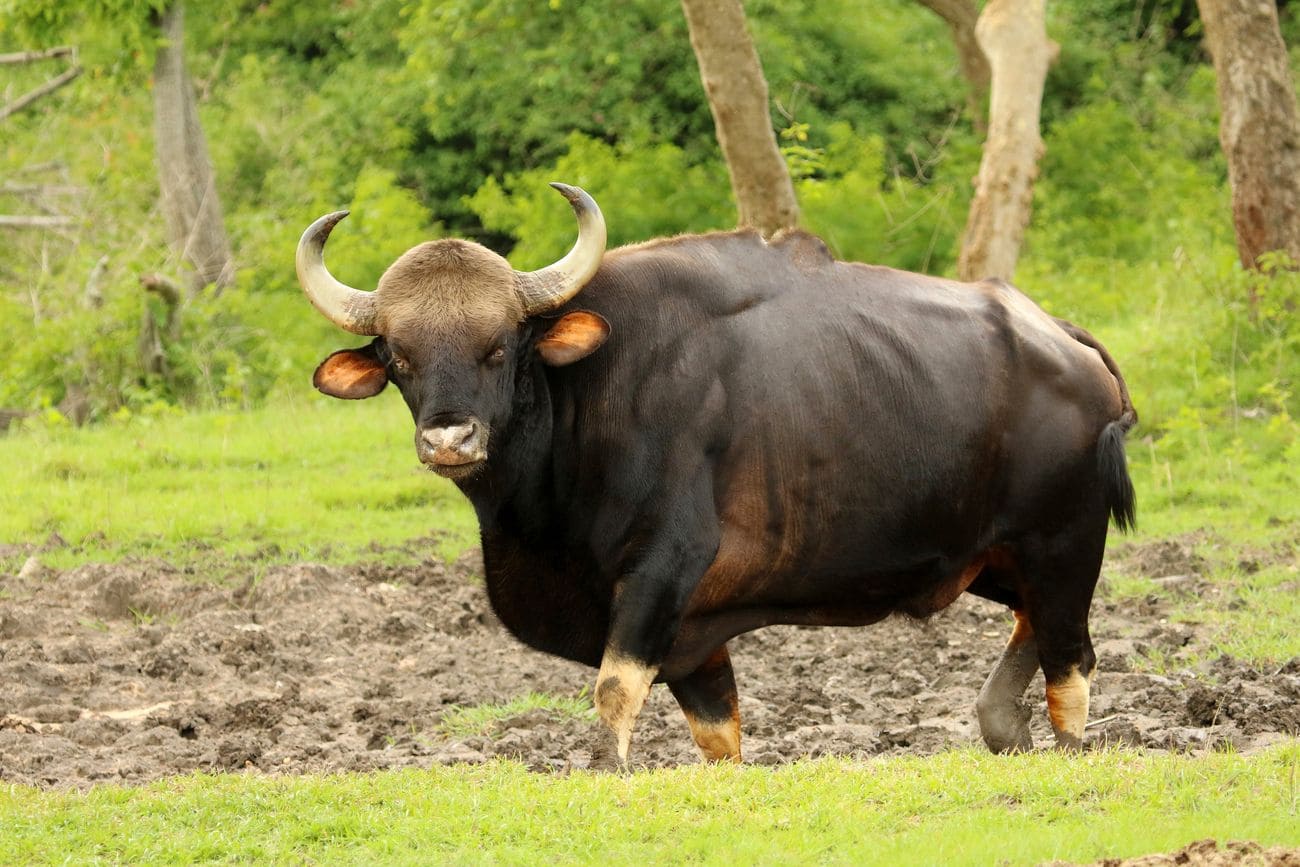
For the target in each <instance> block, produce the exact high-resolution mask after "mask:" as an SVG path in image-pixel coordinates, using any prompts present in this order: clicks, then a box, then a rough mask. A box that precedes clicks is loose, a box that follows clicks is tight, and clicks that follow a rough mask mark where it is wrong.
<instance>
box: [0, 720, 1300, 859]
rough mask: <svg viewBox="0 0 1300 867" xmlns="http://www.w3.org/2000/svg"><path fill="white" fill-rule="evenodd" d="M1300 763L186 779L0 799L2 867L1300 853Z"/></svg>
mask: <svg viewBox="0 0 1300 867" xmlns="http://www.w3.org/2000/svg"><path fill="white" fill-rule="evenodd" d="M1298 766H1300V745H1298V744H1292V745H1290V746H1287V747H1284V748H1276V749H1273V750H1271V751H1269V752H1266V753H1264V754H1262V755H1259V756H1255V757H1253V758H1250V759H1245V758H1242V757H1240V756H1235V755H1211V756H1206V757H1201V758H1189V757H1184V756H1173V755H1160V756H1154V755H1153V756H1140V755H1135V754H1132V753H1122V752H1120V753H1096V754H1091V755H1086V756H1078V757H1074V756H1062V755H1060V754H1056V753H1040V754H1035V755H1026V756H1016V757H1009V758H1008V757H996V756H991V755H988V754H986V753H983V752H976V751H958V752H952V753H947V754H944V755H941V756H937V757H934V758H929V759H914V758H898V759H885V760H879V761H871V762H866V763H851V762H844V761H814V762H806V763H799V764H795V765H791V766H787V767H784V768H780V769H777V770H771V769H767V768H755V767H749V768H746V767H741V768H737V767H731V766H728V767H684V768H677V769H673V770H668V771H654V772H644V773H633V774H629V775H614V774H586V773H582V774H574V775H571V776H567V777H555V776H546V775H538V774H532V773H529V772H528V771H527V770H525V769H523V768H522V767H520V766H518V765H513V764H508V763H494V764H490V765H486V766H480V767H458V768H444V769H435V770H431V771H428V772H404V773H388V774H375V775H367V776H340V777H295V778H278V779H277V778H267V777H243V776H227V777H219V778H212V777H189V778H183V779H177V780H173V781H167V782H163V783H158V784H155V785H152V786H147V787H144V788H140V789H117V788H100V789H96V790H93V791H91V792H90V793H88V794H84V795H83V794H53V793H45V794H38V793H36V792H33V791H30V790H25V789H13V788H11V789H8V790H5V789H0V827H3V828H4V829H5V833H4V834H3V835H0V861H3V862H4V863H88V862H94V861H100V862H106V863H115V862H124V863H146V862H147V863H192V862H194V861H208V860H217V861H243V862H255V863H263V862H291V863H341V862H347V863H386V864H393V863H407V864H428V863H519V864H536V863H573V862H580V863H613V864H645V863H662V862H688V863H704V864H747V863H764V864H801V863H809V862H817V863H841V864H904V863H927V864H953V865H955V864H996V863H1005V864H1034V863H1039V862H1042V861H1050V860H1054V859H1068V860H1072V861H1078V860H1082V861H1088V860H1092V859H1098V858H1101V857H1115V856H1125V855H1136V854H1141V853H1144V852H1150V851H1160V850H1170V849H1175V848H1178V847H1179V846H1181V845H1183V844H1185V843H1186V842H1188V841H1190V840H1195V839H1199V838H1202V837H1216V838H1219V839H1221V840H1227V839H1253V840H1256V841H1259V842H1262V843H1266V844H1270V845H1276V844H1285V845H1291V846H1295V845H1298V844H1300V813H1298V812H1297V809H1298V806H1300V804H1298V798H1300V790H1298V789H1297V785H1298V784H1297V767H1298Z"/></svg>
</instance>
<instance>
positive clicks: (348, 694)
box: [0, 540, 1300, 788]
mask: <svg viewBox="0 0 1300 867" xmlns="http://www.w3.org/2000/svg"><path fill="white" fill-rule="evenodd" d="M53 544H57V540H56V542H54V543H53ZM429 550H433V546H432V545H430V546H429ZM8 553H9V555H10V559H11V560H14V559H17V560H18V561H19V562H22V558H21V557H19V558H14V557H13V556H12V555H13V553H14V552H13V550H12V549H11V550H10V551H9V552H8ZM24 553H30V554H31V556H30V557H29V558H28V559H27V560H26V562H25V563H24V565H23V567H22V568H21V569H20V571H19V572H18V573H16V574H3V573H0V780H5V781H12V782H18V783H25V784H31V785H36V786H41V787H73V788H84V787H87V786H90V785H93V784H96V783H102V782H127V783H138V782H142V781H146V780H152V779H156V778H159V777H163V776H167V775H172V774H178V773H186V772H190V771H194V770H202V771H241V770H247V771H250V772H265V773H301V772H330V771H350V770H370V769H375V768H397V767H407V766H417V767H426V766H429V765H433V764H441V763H451V762H481V761H484V760H486V759H488V758H490V757H493V756H508V757H512V758H516V759H519V760H521V761H523V762H525V763H527V765H528V766H529V767H531V768H534V769H536V770H539V771H561V772H563V771H565V770H568V769H574V768H595V769H601V768H611V767H613V766H614V755H613V743H612V738H611V737H610V736H609V735H608V734H607V733H606V732H605V731H604V730H603V729H602V728H601V727H600V726H599V724H598V723H596V722H595V721H594V718H592V717H590V716H585V717H571V716H563V715H560V714H557V713H554V712H549V711H545V710H533V711H530V712H527V713H523V714H520V715H518V716H515V717H514V718H510V719H505V720H502V721H500V722H498V723H496V724H494V725H492V726H490V727H489V728H488V729H487V730H486V731H484V732H482V733H477V734H472V735H467V736H452V735H450V734H448V733H447V731H446V729H445V728H444V726H443V720H444V718H445V717H446V715H447V714H448V713H449V711H450V710H451V709H452V708H454V707H455V706H466V705H478V704H484V703H501V702H504V701H506V700H509V699H511V698H514V697H517V696H520V695H525V694H528V693H534V692H538V693H549V694H554V695H560V696H576V695H579V694H580V693H581V692H582V691H583V690H584V689H589V688H590V686H591V683H592V680H593V678H594V672H593V671H591V670H589V669H586V668H584V667H582V666H578V665H575V664H571V663H567V662H564V661H561V660H557V659H553V658H550V657H547V656H544V655H542V654H540V653H537V652H534V651H531V650H528V649H526V648H524V647H523V646H522V645H520V644H519V643H518V642H516V641H515V640H514V639H513V638H512V637H511V636H510V635H509V634H508V633H507V632H506V631H505V630H504V628H502V627H501V625H500V624H499V623H498V622H497V620H496V619H495V617H494V616H493V615H492V613H491V611H490V609H489V607H488V603H487V599H486V596H485V593H484V590H483V586H482V582H481V579H480V578H479V577H478V576H479V575H481V568H482V567H481V562H480V561H479V560H478V558H477V556H476V555H475V554H473V553H471V554H468V555H466V556H465V557H463V558H461V560H459V561H458V562H456V563H455V564H452V565H451V566H447V565H444V564H442V563H441V562H435V561H433V560H428V561H425V562H424V563H421V564H419V565H415V566H401V567H397V566H387V565H381V564H379V563H362V564H358V565H355V566H351V567H332V566H322V565H316V564H308V563H303V564H294V565H287V566H266V565H264V564H263V565H258V564H257V563H255V562H251V563H250V562H247V561H244V562H228V563H224V564H221V563H219V564H216V565H210V566H205V567H202V568H195V567H190V568H179V567H177V566H174V565H170V564H168V563H166V562H160V561H142V562H127V563H118V564H112V565H107V564H90V565H85V566H81V567H78V568H75V569H69V570H66V571H59V572H56V571H53V570H50V569H48V568H47V567H45V566H42V565H41V563H40V558H41V556H42V554H41V551H40V550H38V549H32V550H31V551H29V552H24ZM1116 556H1118V557H1119V558H1121V560H1122V562H1124V563H1125V566H1126V571H1128V572H1133V571H1135V570H1136V571H1138V572H1140V573H1141V574H1144V575H1146V576H1147V577H1148V578H1149V580H1151V581H1152V587H1153V589H1154V588H1155V587H1157V586H1163V587H1165V588H1167V589H1170V592H1174V593H1177V592H1193V593H1200V594H1212V593H1214V592H1216V588H1213V587H1211V586H1209V585H1208V584H1207V583H1206V582H1205V581H1204V580H1203V579H1202V578H1201V577H1200V576H1199V571H1198V570H1199V569H1200V568H1201V566H1202V565H1203V564H1200V563H1199V562H1198V561H1197V559H1196V558H1195V556H1194V555H1192V554H1191V544H1190V542H1188V541H1186V540H1174V541H1170V542H1160V543H1156V544H1154V545H1147V546H1143V547H1129V548H1127V549H1124V548H1121V549H1119V553H1118V555H1116ZM1103 580H1104V579H1103ZM1167 596H1168V594H1164V595H1155V594H1153V595H1151V596H1149V597H1147V598H1145V599H1140V600H1137V601H1134V600H1128V601H1125V602H1122V603H1120V602H1114V601H1108V600H1107V599H1105V598H1104V596H1103V598H1101V599H1099V601H1098V602H1097V603H1096V604H1095V605H1094V608H1093V618H1092V632H1093V636H1094V642H1095V644H1096V647H1097V651H1098V656H1099V658H1100V662H1099V671H1098V674H1097V677H1096V680H1095V682H1094V688H1093V707H1092V713H1091V717H1090V719H1091V720H1092V722H1091V724H1090V727H1089V729H1088V732H1087V743H1088V744H1089V745H1100V744H1107V743H1125V744H1133V745H1141V746H1143V747H1147V748H1150V749H1160V750H1166V749H1168V750H1193V751H1195V750H1207V749H1216V748H1223V747H1227V746H1229V745H1230V746H1231V747H1232V748H1235V749H1236V750H1238V751H1242V752H1250V751H1252V750H1256V749H1259V748H1261V747H1263V746H1266V745H1268V744H1270V743H1273V742H1276V741H1277V740H1279V739H1281V738H1283V737H1284V736H1286V735H1288V734H1295V733H1296V732H1297V731H1300V659H1296V660H1292V661H1291V662H1290V663H1288V664H1287V665H1284V666H1280V667H1271V668H1269V669H1267V670H1261V669H1258V668H1254V667H1251V666H1249V665H1246V664H1244V663H1242V662H1239V661H1236V660H1233V659H1219V660H1217V661H1215V662H1213V663H1209V664H1202V665H1187V666H1183V667H1178V666H1177V665H1175V666H1174V668H1173V673H1168V674H1163V675H1162V674H1153V673H1149V672H1143V671H1137V670H1134V669H1135V660H1140V659H1141V658H1142V657H1143V656H1152V655H1154V656H1158V657H1160V658H1166V659H1173V660H1179V659H1188V658H1191V657H1193V656H1194V655H1195V654H1194V653H1193V651H1194V650H1196V649H1197V647H1198V646H1199V645H1198V643H1199V642H1204V641H1206V640H1208V639H1207V638H1206V636H1204V635H1202V634H1200V633H1199V632H1198V630H1197V629H1196V628H1195V627H1193V626H1190V625H1187V624H1183V623H1178V622H1175V621H1173V620H1172V619H1171V618H1170V616H1169V615H1170V610H1171V609H1170V603H1169V602H1168V601H1167ZM1225 604H1227V603H1226V601H1225ZM1010 626H1011V619H1010V616H1009V615H1008V613H1007V612H1006V611H1005V610H1004V609H1001V608H999V607H998V606H996V605H993V604H991V603H987V602H984V601H981V600H978V599H975V598H973V597H963V598H962V599H960V600H958V602H957V603H956V604H954V605H953V606H952V607H950V608H949V609H948V610H946V611H944V612H943V613H941V614H939V615H937V616H935V617H934V618H932V619H930V620H929V621H926V622H922V623H918V622H915V621H910V620H906V619H901V618H898V619H891V620H888V621H886V622H884V623H880V624H877V625H875V626H872V627H867V628H864V629H815V628H800V627H775V628H769V629H766V630H763V631H760V632H757V633H753V634H750V635H744V636H740V637H739V638H737V639H734V640H733V641H732V642H731V645H730V647H731V655H732V660H733V662H734V665H735V668H736V672H737V680H738V686H739V689H740V694H741V715H742V720H743V732H744V735H743V737H744V751H745V757H746V760H747V761H749V762H753V763H758V764H779V763H782V762H789V761H793V760H795V759H798V758H800V757H804V756H821V755H828V754H832V755H842V756H869V755H879V754H895V753H909V754H922V755H924V754H930V753H935V752H938V751H941V750H946V749H949V748H953V747H959V746H965V745H968V744H971V743H972V742H977V741H978V732H977V729H976V726H975V720H974V711H973V708H974V702H975V696H976V692H977V691H978V689H979V687H980V685H981V683H982V681H983V679H984V677H985V675H986V674H987V672H988V671H989V670H990V668H991V667H992V665H993V663H994V660H995V659H996V658H997V656H998V654H999V653H1000V651H1001V648H1002V646H1003V644H1004V643H1005V641H1006V638H1007V635H1008V634H1009V631H1010ZM1042 693H1043V689H1042V681H1041V678H1040V679H1039V680H1038V681H1037V682H1036V684H1035V685H1034V686H1031V688H1030V695H1029V698H1030V700H1031V704H1032V705H1033V706H1034V707H1035V715H1034V720H1035V737H1036V742H1037V743H1038V744H1039V745H1047V744H1049V743H1050V734H1049V730H1048V727H1047V723H1046V714H1045V710H1044V708H1043V698H1042ZM632 758H633V763H634V765H638V766H645V767H658V766H664V765H676V764H680V763H693V762H695V761H697V758H696V754H695V750H694V747H693V744H692V742H691V739H690V735H689V733H688V730H687V727H686V724H685V721H684V719H683V718H682V716H681V714H680V712H679V711H678V710H677V708H676V706H675V704H674V703H673V701H672V697H671V696H670V695H669V694H668V692H667V690H666V689H664V688H663V687H656V688H655V690H654V692H653V694H652V695H651V698H650V700H649V701H648V702H647V705H646V709H645V711H644V712H643V713H642V715H641V717H640V720H639V722H638V725H637V731H636V735H635V738H634V742H633V756H632Z"/></svg>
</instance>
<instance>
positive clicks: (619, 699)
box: [595, 648, 659, 764]
mask: <svg viewBox="0 0 1300 867" xmlns="http://www.w3.org/2000/svg"><path fill="white" fill-rule="evenodd" d="M658 671H659V666H657V665H652V664H651V663H649V662H647V661H645V660H638V659H635V658H633V657H630V656H624V655H623V654H622V653H619V652H618V651H613V650H611V649H610V648H606V649H605V655H604V657H603V658H602V659H601V661H600V671H599V672H598V673H597V674H596V695H595V704H596V712H597V713H598V714H599V715H600V718H601V720H603V721H604V723H605V725H607V726H609V728H610V730H611V731H613V732H614V736H615V737H616V738H617V739H618V760H619V761H620V762H622V763H623V764H627V753H628V747H629V746H630V745H631V743H632V727H633V726H634V725H635V724H636V718H637V716H638V715H640V713H641V708H642V707H643V706H644V705H645V700H646V697H647V696H648V695H650V686H651V684H653V683H654V679H655V675H656V674H657V673H658Z"/></svg>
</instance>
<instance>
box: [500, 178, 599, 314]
mask: <svg viewBox="0 0 1300 867" xmlns="http://www.w3.org/2000/svg"><path fill="white" fill-rule="evenodd" d="M551 186H553V187H555V189H557V190H559V191H560V194H561V195H563V196H564V197H565V198H566V199H568V200H569V204H570V205H572V206H573V213H574V216H576V217H577V218H578V240H577V241H575V242H574V244H573V249H572V250H570V251H569V252H568V254H567V255H566V256H565V257H564V258H563V259H561V260H560V261H558V262H556V263H555V264H554V265H548V266H546V267H545V268H541V269H539V270H537V271H516V272H515V285H516V286H517V287H518V289H519V297H520V299H521V300H522V301H523V303H524V310H525V311H526V312H527V314H528V315H529V316H534V315H536V314H538V313H545V312H546V311H548V310H554V309H555V308H556V307H559V306H560V305H561V304H563V303H564V302H566V301H568V300H569V299H570V298H572V297H573V296H575V295H577V294H578V292H580V291H581V290H582V287H583V286H585V285H587V281H588V280H590V279H591V278H592V275H594V274H595V273H596V269H597V268H599V267H600V260H601V257H603V256H604V255H605V218H604V217H603V216H601V213H600V207H599V206H598V205H597V204H596V202H595V200H594V199H592V198H591V196H589V195H587V194H586V192H585V191H583V190H581V189H579V188H578V187H571V186H569V185H568V184H551Z"/></svg>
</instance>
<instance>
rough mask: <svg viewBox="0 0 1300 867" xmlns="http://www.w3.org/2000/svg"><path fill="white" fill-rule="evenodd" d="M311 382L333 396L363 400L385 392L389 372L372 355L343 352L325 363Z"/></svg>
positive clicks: (353, 350) (354, 351)
mask: <svg viewBox="0 0 1300 867" xmlns="http://www.w3.org/2000/svg"><path fill="white" fill-rule="evenodd" d="M311 381H312V385H314V386H316V388H318V389H319V390H320V391H322V392H324V393H325V394H328V395H329V396H331V397H341V398H343V399H344V400H360V399H362V398H366V397H374V396H375V395H377V394H379V392H381V391H383V390H384V386H386V385H388V372H387V371H385V370H384V366H383V365H382V364H380V363H379V359H378V358H376V357H375V356H374V354H373V353H370V352H366V351H365V350H357V349H343V350H340V351H338V352H335V353H334V354H333V355H331V356H330V357H329V358H326V359H325V360H324V361H322V362H321V363H320V367H318V368H316V373H315V375H314V376H312V378H311Z"/></svg>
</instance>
